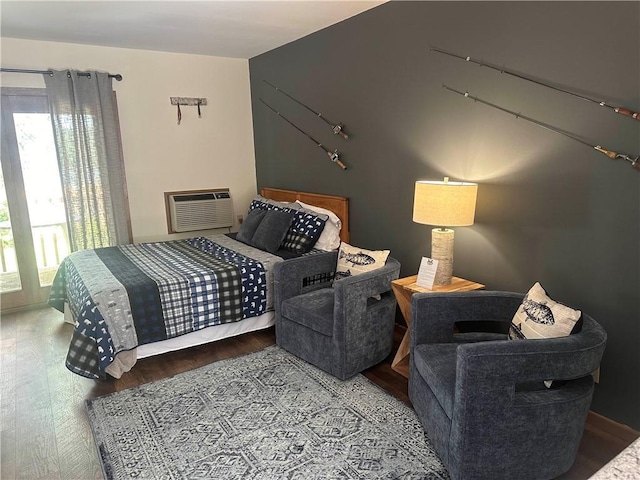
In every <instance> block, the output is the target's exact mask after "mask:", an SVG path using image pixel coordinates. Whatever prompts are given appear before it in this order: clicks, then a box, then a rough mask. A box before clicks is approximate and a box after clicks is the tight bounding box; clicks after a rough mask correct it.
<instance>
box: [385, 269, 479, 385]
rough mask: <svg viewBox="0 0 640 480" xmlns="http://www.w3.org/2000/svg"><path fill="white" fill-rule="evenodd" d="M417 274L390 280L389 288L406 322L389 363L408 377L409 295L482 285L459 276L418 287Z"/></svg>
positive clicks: (457, 289) (409, 346) (466, 289)
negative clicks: (403, 331) (429, 286)
mask: <svg viewBox="0 0 640 480" xmlns="http://www.w3.org/2000/svg"><path fill="white" fill-rule="evenodd" d="M417 280H418V275H412V276H410V277H405V278H399V279H398V280H394V281H392V282H391V289H392V290H393V294H394V295H395V297H396V300H397V301H398V306H399V307H400V311H401V312H402V316H403V317H404V321H405V322H407V331H406V332H405V334H404V337H402V342H401V343H400V347H399V348H398V351H397V352H396V356H395V357H394V359H393V362H392V363H391V368H392V369H393V370H395V371H396V372H398V373H400V374H401V375H403V376H404V377H407V378H409V351H410V349H411V339H410V334H409V327H410V325H411V297H413V294H414V293H433V292H469V291H471V290H482V289H483V288H484V285H483V284H481V283H476V282H472V281H470V280H465V279H464V278H460V277H453V278H452V279H451V285H434V286H433V289H431V290H429V289H428V288H424V287H420V286H418V285H416V281H417Z"/></svg>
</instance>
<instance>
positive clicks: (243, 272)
mask: <svg viewBox="0 0 640 480" xmlns="http://www.w3.org/2000/svg"><path fill="white" fill-rule="evenodd" d="M216 238H218V237H216ZM220 241H222V243H229V242H233V244H236V243H237V244H239V242H235V241H234V240H231V239H229V238H228V237H223V236H221V237H220ZM233 244H232V245H233ZM239 245H242V244H239ZM267 255H269V254H267ZM258 256H260V255H258ZM269 257H273V258H274V259H277V260H273V259H270V260H271V262H275V261H279V260H280V259H279V258H278V257H274V256H272V255H269ZM264 263H268V262H264ZM267 283H268V282H267V269H266V268H265V266H264V264H263V262H261V261H258V260H256V259H254V258H251V257H249V256H246V255H243V254H241V253H239V252H237V251H235V250H234V249H232V248H229V246H223V245H221V244H219V243H216V242H214V241H212V240H210V239H208V238H205V237H197V238H191V239H187V240H177V241H170V242H158V243H141V244H136V245H122V246H117V247H107V248H100V249H95V250H83V251H79V252H75V253H72V254H71V255H69V256H68V257H67V258H65V260H64V261H63V262H62V264H61V265H60V267H59V269H58V272H57V273H56V277H55V279H54V281H53V284H52V286H51V293H50V295H49V305H51V306H52V307H54V308H56V309H58V310H60V311H64V305H65V303H66V304H68V306H69V308H70V310H71V314H72V315H73V319H74V320H75V328H74V332H73V337H72V339H71V346H70V347H69V353H68V355H67V360H66V365H67V368H69V369H70V370H71V371H72V372H74V373H77V374H79V375H83V376H86V377H89V378H106V372H105V369H106V368H107V367H108V366H109V365H110V364H111V363H112V362H113V361H114V359H115V356H116V355H117V354H118V353H119V352H121V351H125V350H131V349H133V348H135V347H136V346H138V345H142V344H145V343H151V342H156V341H160V340H166V339H168V338H172V337H176V336H178V335H183V334H185V333H189V332H192V331H195V330H199V329H202V328H205V327H208V326H211V325H219V324H223V323H230V322H237V321H239V320H242V319H243V318H248V317H253V316H257V315H261V314H263V313H265V312H266V311H267V309H268V305H267V290H266V289H267Z"/></svg>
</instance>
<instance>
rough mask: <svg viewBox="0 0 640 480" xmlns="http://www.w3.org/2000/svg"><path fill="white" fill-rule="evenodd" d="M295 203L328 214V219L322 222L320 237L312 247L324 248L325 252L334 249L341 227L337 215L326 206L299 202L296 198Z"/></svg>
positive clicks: (337, 245)
mask: <svg viewBox="0 0 640 480" xmlns="http://www.w3.org/2000/svg"><path fill="white" fill-rule="evenodd" d="M296 203H297V204H298V205H300V206H301V207H303V208H306V209H307V210H312V211H314V212H316V213H321V214H325V215H328V216H329V220H327V223H325V224H324V228H323V229H322V233H321V234H320V238H318V241H317V242H316V244H315V245H314V246H313V248H317V249H319V250H325V251H327V252H330V251H332V250H336V249H337V248H338V247H339V246H340V229H342V222H341V221H340V219H339V218H338V216H337V215H336V214H335V213H333V212H332V211H331V210H327V209H326V208H322V207H316V206H315V205H309V204H308V203H304V202H301V201H300V200H296Z"/></svg>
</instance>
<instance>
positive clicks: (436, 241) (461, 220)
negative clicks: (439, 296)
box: [413, 177, 478, 285]
mask: <svg viewBox="0 0 640 480" xmlns="http://www.w3.org/2000/svg"><path fill="white" fill-rule="evenodd" d="M477 193H478V184H477V183H468V182H450V181H449V177H445V178H444V181H417V182H416V189H415V195H414V197H413V221H414V222H416V223H423V224H426V225H433V226H437V227H439V228H434V229H433V230H432V231H431V235H432V236H431V258H433V259H434V260H438V269H437V270H436V276H435V280H434V284H435V285H450V284H451V277H452V276H453V230H452V229H450V228H447V227H462V226H467V225H473V219H474V217H475V212H476V197H477Z"/></svg>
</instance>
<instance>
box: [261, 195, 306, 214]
mask: <svg viewBox="0 0 640 480" xmlns="http://www.w3.org/2000/svg"><path fill="white" fill-rule="evenodd" d="M253 201H255V202H256V203H263V204H265V205H267V206H271V207H277V208H284V209H286V208H290V209H292V210H298V209H299V208H300V206H299V205H298V204H297V203H296V202H278V201H276V200H271V199H270V198H266V197H263V196H262V195H256V196H255V197H253V200H252V202H253ZM264 210H267V208H265V209H264ZM269 210H270V208H269Z"/></svg>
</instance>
